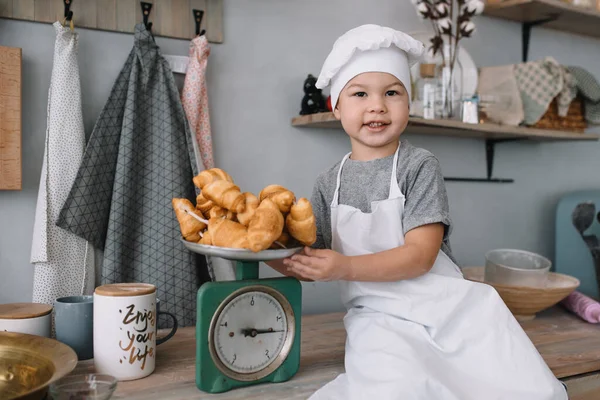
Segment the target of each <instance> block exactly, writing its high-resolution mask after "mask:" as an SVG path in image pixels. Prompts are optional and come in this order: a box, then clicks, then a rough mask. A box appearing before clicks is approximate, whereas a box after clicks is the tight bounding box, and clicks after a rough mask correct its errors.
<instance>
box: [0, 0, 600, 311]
mask: <svg viewBox="0 0 600 400" xmlns="http://www.w3.org/2000/svg"><path fill="white" fill-rule="evenodd" d="M224 18H225V32H224V36H225V43H223V44H221V45H213V46H212V53H211V57H210V62H209V75H208V80H209V96H210V105H211V117H212V126H213V135H214V145H215V159H216V163H217V165H218V166H220V167H221V168H224V169H225V170H227V171H228V172H229V173H231V175H233V177H234V178H235V179H236V181H237V182H239V184H240V185H242V187H243V188H244V189H245V190H251V191H255V192H257V191H259V190H260V189H261V188H262V187H264V186H266V185H268V184H271V183H279V184H282V185H285V186H288V187H289V188H290V189H292V190H293V191H294V192H296V194H298V195H300V196H309V195H310V193H311V190H312V184H313V181H314V179H315V177H316V176H317V174H318V173H319V171H321V170H323V169H324V168H326V167H328V166H329V165H331V164H333V163H335V162H336V161H337V160H338V159H340V158H341V157H342V156H343V154H345V153H346V152H347V151H348V149H349V142H348V140H347V138H346V136H345V134H344V133H343V132H342V131H341V130H316V129H297V128H292V127H291V126H290V119H291V117H293V116H295V115H297V114H298V111H299V105H300V100H301V98H302V83H303V80H304V78H305V77H306V74H307V73H309V72H310V73H313V74H318V73H319V70H320V67H321V64H322V62H323V61H324V59H325V57H326V55H327V54H328V51H329V49H330V48H331V45H332V43H333V41H334V40H335V39H336V38H337V37H338V36H339V35H340V34H342V33H343V32H344V31H345V30H347V29H350V28H352V27H355V26H357V25H360V24H363V23H378V24H384V25H389V26H392V27H394V28H397V29H402V30H404V31H407V32H409V31H414V30H422V29H427V28H428V24H427V23H425V22H423V21H420V20H419V19H418V18H417V17H416V14H415V12H414V9H413V7H412V5H411V4H410V2H409V1H408V0H405V1H398V0H370V1H364V0H363V1H358V0H302V1H300V0H295V1H294V0H278V1H269V0H226V1H225V10H224ZM477 22H478V23H477V28H478V30H477V32H476V34H475V37H474V38H472V39H469V40H466V41H464V43H463V44H464V46H465V47H466V48H467V50H468V51H469V52H470V54H471V56H472V57H473V59H474V60H475V62H476V63H477V65H479V66H488V65H497V64H506V63H515V62H519V61H520V54H521V42H520V40H521V31H520V26H519V25H518V24H514V23H511V22H507V21H501V20H495V19H489V18H479V19H478V21H477ZM80 37H81V39H80V47H79V49H80V50H79V52H80V53H79V63H80V70H81V79H82V90H83V107H84V110H83V111H84V118H85V127H86V132H87V133H88V135H89V133H90V132H91V130H92V128H93V125H94V121H95V119H96V117H97V116H98V113H99V112H100V110H101V107H102V106H103V104H104V102H105V101H106V99H107V96H108V94H109V91H110V88H111V86H112V83H113V82H114V80H115V78H116V76H117V74H118V72H119V70H120V68H121V66H122V64H123V62H124V60H125V58H126V56H127V54H128V53H129V51H130V49H131V46H132V36H131V35H127V34H117V33H109V32H97V31H91V30H85V29H81V30H80ZM54 38H55V35H54V32H53V28H52V27H51V26H50V25H42V24H34V23H27V22H17V21H7V20H0V45H4V46H14V47H22V48H23V56H24V63H23V78H24V79H23V96H24V97H23V157H24V159H23V173H24V177H23V190H22V191H20V192H0V277H2V278H1V279H0V303H3V302H13V301H30V300H31V292H32V276H33V270H32V266H31V264H30V263H29V253H30V248H31V235H32V228H33V219H34V213H35V202H36V195H37V190H38V184H39V176H40V170H41V164H42V155H43V151H44V135H45V127H46V100H47V91H48V85H49V79H50V73H51V67H52V65H51V62H52V54H53V47H54ZM157 42H158V44H159V45H160V46H161V48H162V50H163V53H165V54H178V55H187V48H188V43H187V42H186V41H183V40H168V39H163V38H157ZM599 50H600V41H598V40H594V39H590V38H585V37H578V36H572V35H568V34H565V33H561V32H555V31H549V30H544V29H538V28H536V29H534V31H533V35H532V41H531V50H530V59H537V58H540V57H543V56H546V55H551V56H553V57H555V58H556V59H557V60H558V61H559V62H561V63H564V64H573V65H580V66H583V67H585V68H587V69H588V70H589V71H590V72H592V73H593V74H595V76H597V77H600V51H599ZM406 138H407V139H409V140H410V141H411V142H412V143H413V144H414V145H417V146H422V147H425V148H427V149H429V150H430V151H432V152H434V153H435V154H436V155H437V156H438V158H439V159H440V162H441V164H442V167H443V171H444V173H445V174H447V175H453V176H460V175H468V176H481V175H483V174H484V173H485V152H484V143H483V141H479V140H470V139H454V138H443V137H438V138H436V137H424V136H416V135H410V134H406ZM494 168H495V169H494V172H495V174H496V175H497V176H499V177H507V178H515V179H516V182H515V183H514V184H507V185H500V184H474V183H452V182H449V183H448V184H447V188H448V193H449V197H450V202H451V213H452V218H453V220H454V231H453V235H452V237H451V241H452V245H453V249H454V252H455V255H456V257H457V258H458V260H459V261H460V263H461V264H462V265H482V262H483V256H484V253H485V252H486V251H487V250H490V249H493V248H498V247H518V248H523V249H529V250H531V251H536V252H539V253H541V254H544V255H546V256H549V257H553V241H554V239H553V235H554V227H553V223H554V209H555V205H556V202H557V200H558V199H559V197H560V196H561V195H563V194H564V193H567V192H569V191H573V190H580V189H589V188H600V178H599V175H598V171H600V143H598V142H592V143H505V144H501V145H499V146H498V148H497V152H496V160H495V167H494ZM594 173H595V174H594ZM263 272H265V273H269V272H268V271H267V270H266V269H264V271H263ZM269 274H271V275H274V274H272V273H269ZM304 288H305V292H304V298H305V300H304V307H305V308H304V310H305V312H307V313H314V312H326V311H331V310H337V309H340V304H339V300H338V298H337V291H336V290H335V284H326V283H323V284H305V286H304Z"/></svg>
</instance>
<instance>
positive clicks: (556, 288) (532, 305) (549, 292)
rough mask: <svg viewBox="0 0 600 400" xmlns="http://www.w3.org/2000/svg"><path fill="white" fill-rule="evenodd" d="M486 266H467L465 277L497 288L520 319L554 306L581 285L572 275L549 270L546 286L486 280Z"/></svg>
mask: <svg viewBox="0 0 600 400" xmlns="http://www.w3.org/2000/svg"><path fill="white" fill-rule="evenodd" d="M484 269H485V267H466V268H463V269H462V272H463V275H464V277H465V279H468V280H470V281H473V282H480V283H485V284H487V285H490V286H492V287H494V289H496V291H497V292H498V294H499V295H500V297H501V298H502V300H504V303H506V306H507V307H508V309H509V310H510V311H511V312H512V313H513V315H514V316H515V318H516V319H517V320H519V321H527V320H531V319H534V318H535V314H536V313H538V312H540V311H543V310H545V309H547V308H550V307H552V306H553V305H555V304H557V303H558V302H559V301H561V300H562V299H564V298H565V297H567V296H568V295H569V294H571V292H573V291H574V290H575V289H577V287H578V286H579V280H578V279H576V278H573V277H572V276H568V275H564V274H558V273H556V272H548V280H547V282H546V286H545V287H527V286H513V285H504V284H499V283H492V282H485V280H484V279H483V276H484Z"/></svg>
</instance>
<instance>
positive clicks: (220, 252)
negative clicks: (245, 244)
mask: <svg viewBox="0 0 600 400" xmlns="http://www.w3.org/2000/svg"><path fill="white" fill-rule="evenodd" d="M181 241H182V242H183V244H184V245H185V247H187V248H188V250H191V251H193V252H194V253H198V254H204V255H205V256H214V257H221V258H225V259H227V260H238V261H269V260H278V259H280V258H286V257H290V256H291V255H293V254H296V253H297V252H299V251H300V250H302V247H292V248H290V249H276V250H275V249H273V250H263V251H259V252H258V253H255V252H253V251H250V250H245V249H230V248H227V247H218V246H208V245H205V244H199V243H194V242H188V241H187V240H184V239H181Z"/></svg>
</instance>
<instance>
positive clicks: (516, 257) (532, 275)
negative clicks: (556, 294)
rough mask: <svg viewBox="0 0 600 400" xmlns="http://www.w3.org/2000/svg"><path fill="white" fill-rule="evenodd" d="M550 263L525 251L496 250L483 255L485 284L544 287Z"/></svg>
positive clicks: (537, 255)
mask: <svg viewBox="0 0 600 400" xmlns="http://www.w3.org/2000/svg"><path fill="white" fill-rule="evenodd" d="M551 266H552V262H550V260H548V259H547V258H546V257H543V256H541V255H539V254H536V253H532V252H529V251H525V250H514V249H496V250H492V251H489V252H488V253H487V254H486V255H485V276H484V279H485V281H486V282H490V283H499V284H502V285H513V286H526V287H538V288H539V287H544V286H546V283H547V282H548V272H549V271H550V267H551Z"/></svg>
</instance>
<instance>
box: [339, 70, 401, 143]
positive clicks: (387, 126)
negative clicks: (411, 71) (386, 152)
mask: <svg viewBox="0 0 600 400" xmlns="http://www.w3.org/2000/svg"><path fill="white" fill-rule="evenodd" d="M333 113H334V115H335V117H336V118H337V119H339V120H341V122H342V126H343V127H344V130H345V131H346V133H347V134H348V135H349V136H350V140H351V141H352V145H353V146H361V147H363V148H364V147H367V148H369V149H372V150H375V149H377V148H384V147H389V145H390V144H392V143H397V141H398V138H399V137H400V134H401V133H402V132H403V131H404V129H405V128H406V125H407V124H408V114H409V101H408V93H407V92H406V89H405V88H404V85H402V83H401V82H400V81H399V80H398V78H396V77H395V76H393V75H390V74H388V73H385V72H365V73H363V74H360V75H357V76H355V77H354V78H352V80H350V81H349V82H348V83H347V84H346V86H345V87H344V89H342V92H341V93H340V96H339V99H338V103H337V106H336V108H335V110H334V111H333ZM353 148H354V147H353Z"/></svg>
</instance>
